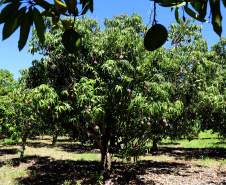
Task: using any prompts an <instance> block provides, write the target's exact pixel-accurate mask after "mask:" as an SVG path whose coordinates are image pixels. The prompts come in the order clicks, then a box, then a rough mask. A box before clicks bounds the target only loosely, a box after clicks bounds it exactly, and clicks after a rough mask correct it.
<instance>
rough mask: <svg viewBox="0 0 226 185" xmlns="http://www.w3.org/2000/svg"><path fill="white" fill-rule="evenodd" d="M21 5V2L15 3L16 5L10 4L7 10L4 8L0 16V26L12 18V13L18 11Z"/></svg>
mask: <svg viewBox="0 0 226 185" xmlns="http://www.w3.org/2000/svg"><path fill="white" fill-rule="evenodd" d="M20 5H21V3H20V2H14V3H11V4H8V5H7V6H6V7H5V8H3V10H2V11H1V14H0V24H2V23H3V22H5V20H6V19H7V18H9V17H10V15H11V13H12V12H14V11H16V10H18V8H19V7H20Z"/></svg>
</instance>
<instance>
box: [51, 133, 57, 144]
mask: <svg viewBox="0 0 226 185" xmlns="http://www.w3.org/2000/svg"><path fill="white" fill-rule="evenodd" d="M57 137H58V131H57V130H56V131H55V132H54V133H53V140H52V146H54V145H55V144H56V141H57Z"/></svg>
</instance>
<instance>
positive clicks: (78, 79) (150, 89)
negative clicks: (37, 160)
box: [28, 14, 208, 169]
mask: <svg viewBox="0 0 226 185" xmlns="http://www.w3.org/2000/svg"><path fill="white" fill-rule="evenodd" d="M46 23H47V24H48V25H47V26H51V22H49V21H48V19H47V21H46ZM75 23H76V24H75V26H74V27H75V29H77V30H78V32H79V34H80V35H82V38H84V39H82V48H81V51H79V52H78V53H77V54H76V55H71V54H69V53H67V51H66V50H65V49H64V46H63V45H62V44H61V42H60V41H61V35H62V34H63V33H64V32H63V30H62V31H60V29H58V30H52V31H51V32H49V33H48V34H47V38H48V39H47V40H46V41H45V42H46V43H45V45H42V44H40V43H39V42H38V40H37V35H36V32H35V31H34V32H33V37H32V40H31V42H30V45H31V48H30V51H31V52H40V53H43V54H44V55H45V57H46V58H44V59H42V60H41V61H35V65H33V67H31V68H30V69H29V77H28V78H29V79H31V80H30V82H29V85H30V86H31V87H32V88H34V87H35V86H38V85H40V83H47V84H49V85H50V86H51V87H53V88H55V90H56V92H57V93H58V96H59V100H60V101H62V102H67V103H68V104H70V106H71V110H70V111H69V112H68V113H67V114H65V115H64V116H63V117H64V118H63V120H68V121H63V120H62V122H61V125H62V126H65V127H71V128H75V130H77V131H78V133H80V134H83V135H80V137H82V136H83V137H85V138H86V139H88V138H89V139H90V140H93V141H94V142H95V143H96V145H97V146H98V147H99V148H100V150H101V154H102V164H103V167H104V168H105V169H109V168H110V164H111V159H110V158H111V153H114V154H117V155H118V156H121V157H131V156H138V155H141V154H143V153H144V152H146V150H145V149H146V148H145V144H146V143H147V142H149V141H150V139H151V140H158V139H159V138H164V137H167V136H172V137H173V136H175V137H177V136H178V137H179V136H188V135H189V134H190V133H191V131H194V130H195V129H196V128H197V125H196V124H197V122H196V121H197V120H198V119H197V116H196V112H195V108H197V107H196V104H197V103H199V102H200V101H201V100H200V99H199V98H197V97H198V95H199V93H200V91H202V90H203V89H202V87H203V86H201V85H202V83H201V82H200V81H199V80H200V79H202V78H203V76H204V74H202V73H201V72H200V74H199V73H198V72H199V70H198V69H199V68H198V69H197V66H199V64H198V61H196V62H195V64H192V62H194V61H193V60H198V59H199V54H200V53H201V52H205V53H208V51H207V45H206V42H205V41H203V40H202V39H201V35H200V34H199V33H196V32H197V30H198V29H200V28H199V26H198V25H192V26H190V25H189V23H190V22H187V23H186V25H183V24H182V25H180V27H181V29H182V27H184V28H183V31H185V30H187V29H189V31H187V32H186V33H183V37H184V40H183V41H181V42H183V44H185V43H186V46H181V44H182V43H180V44H178V43H175V47H173V48H172V49H168V50H167V49H166V48H165V47H163V48H160V49H159V50H156V51H154V52H147V51H146V50H144V47H143V44H142V43H143V39H142V37H143V36H144V34H145V33H146V31H147V29H148V28H147V27H146V26H144V25H143V23H142V19H141V17H140V16H138V15H137V14H134V15H132V16H131V17H127V15H126V14H123V15H120V16H115V18H114V19H112V20H108V19H105V21H104V23H103V24H104V26H105V30H101V29H100V28H99V26H98V23H97V21H95V20H92V19H89V18H85V17H84V18H83V19H77V20H76V22H75ZM59 26H60V25H59ZM61 28H62V27H61ZM62 29H63V28H62ZM176 30H177V28H176V26H172V31H171V32H170V34H171V35H170V38H172V40H173V38H174V37H175V36H174V35H178V34H177V33H176ZM190 32H191V34H190V35H189V33H190ZM186 37H188V38H187V39H186ZM189 39H191V41H192V42H191V41H190V40H189ZM196 50H197V51H196ZM196 63H197V64H196ZM37 66H38V67H37ZM181 71H182V73H181ZM196 73H197V75H199V76H198V77H199V79H197V78H196V77H195V75H196ZM196 80H197V81H196ZM199 85H200V86H199ZM200 87H201V89H200ZM183 119H184V120H185V122H184V123H183ZM198 126H199V125H198ZM175 128H176V130H177V131H178V132H176V131H175V130H174V129H175Z"/></svg>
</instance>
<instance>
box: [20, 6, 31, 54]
mask: <svg viewBox="0 0 226 185" xmlns="http://www.w3.org/2000/svg"><path fill="white" fill-rule="evenodd" d="M32 14H33V12H32V8H31V7H30V8H29V11H28V12H27V13H26V14H25V16H24V21H23V23H22V24H21V26H20V40H19V42H18V48H19V51H21V50H22V49H23V48H24V46H25V44H26V43H27V39H28V35H29V32H30V28H31V25H32V24H33V19H32V18H33V15H32Z"/></svg>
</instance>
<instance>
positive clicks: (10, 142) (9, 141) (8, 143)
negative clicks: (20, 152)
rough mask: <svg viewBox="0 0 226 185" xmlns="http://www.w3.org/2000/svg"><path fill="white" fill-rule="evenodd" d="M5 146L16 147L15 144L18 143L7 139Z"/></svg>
mask: <svg viewBox="0 0 226 185" xmlns="http://www.w3.org/2000/svg"><path fill="white" fill-rule="evenodd" d="M4 144H5V145H14V144H16V141H14V140H12V139H5V140H4Z"/></svg>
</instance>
